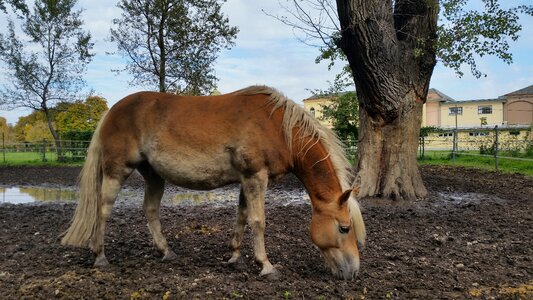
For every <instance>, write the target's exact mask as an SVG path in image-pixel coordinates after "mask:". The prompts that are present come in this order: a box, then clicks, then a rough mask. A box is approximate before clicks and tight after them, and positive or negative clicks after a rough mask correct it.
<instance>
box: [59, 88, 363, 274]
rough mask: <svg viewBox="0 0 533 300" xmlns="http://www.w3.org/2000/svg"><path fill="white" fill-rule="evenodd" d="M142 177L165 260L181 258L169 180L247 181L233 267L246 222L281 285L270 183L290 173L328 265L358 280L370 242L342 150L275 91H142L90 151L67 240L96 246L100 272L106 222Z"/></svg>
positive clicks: (199, 185)
mask: <svg viewBox="0 0 533 300" xmlns="http://www.w3.org/2000/svg"><path fill="white" fill-rule="evenodd" d="M134 170H137V171H138V172H139V173H140V174H141V175H142V176H143V177H144V180H145V182H146V185H145V193H144V203H143V208H144V211H145V215H146V218H147V219H148V227H149V230H150V233H151V234H152V237H153V244H154V247H155V248H157V249H158V250H159V251H160V252H161V253H162V255H163V260H165V261H166V260H171V259H174V258H176V254H175V253H174V252H173V251H172V250H171V249H170V248H169V246H168V243H167V240H166V239H165V237H164V236H163V235H162V233H161V223H160V220H159V207H160V202H161V197H162V195H163V190H164V184H165V180H168V181H170V182H172V183H174V184H176V185H178V186H182V187H186V188H191V189H197V190H208V189H213V188H217V187H220V186H224V185H227V184H231V183H240V184H241V188H240V195H239V204H238V211H237V218H236V219H237V220H236V223H235V228H234V233H233V237H232V240H231V243H230V246H231V249H232V250H233V252H232V256H231V259H230V260H229V263H230V264H234V263H237V262H238V261H239V260H240V257H241V253H240V248H241V243H242V241H243V234H244V229H245V225H246V224H248V225H249V226H250V227H251V229H252V234H253V250H254V256H255V259H256V261H257V262H258V263H259V264H260V266H261V267H262V270H261V273H260V275H261V276H266V277H267V278H270V277H272V278H277V276H278V271H277V270H276V269H275V268H274V266H272V264H271V263H270V262H269V260H268V258H267V255H266V251H265V241H264V231H265V192H266V189H267V183H268V181H269V179H274V178H279V177H281V176H283V175H284V174H286V173H289V172H292V173H294V174H295V175H296V176H297V177H298V178H299V179H300V181H301V182H302V183H303V184H304V186H305V188H306V189H307V191H308V193H309V196H310V199H311V204H312V218H311V225H310V233H311V239H312V241H313V242H314V244H315V245H316V246H317V247H318V248H319V249H320V251H321V253H322V256H323V257H324V259H325V261H326V264H327V265H328V266H329V268H330V269H331V271H332V272H333V274H334V275H335V276H337V277H339V278H341V279H352V278H354V275H356V274H357V271H358V269H359V251H358V242H359V243H360V244H364V241H365V235H366V233H365V226H364V223H363V219H362V215H361V211H360V209H359V206H358V204H357V201H356V199H355V196H354V195H352V189H351V182H350V181H351V176H350V172H349V163H348V161H347V159H346V157H345V153H344V150H343V148H342V144H341V143H340V141H339V140H338V138H337V137H336V136H335V134H334V133H333V132H332V131H331V130H329V129H328V128H326V127H324V126H322V125H320V123H319V122H318V121H316V120H315V118H314V117H312V116H311V115H310V114H308V113H307V112H305V111H304V110H303V109H302V108H301V107H299V106H298V105H297V104H295V103H294V102H292V101H291V100H289V99H287V98H286V97H285V96H283V95H282V94H280V93H279V92H277V91H276V90H274V89H272V88H269V87H265V86H251V87H248V88H245V89H242V90H239V91H236V92H233V93H229V94H225V95H217V96H177V95H173V94H164V93H156V92H139V93H135V94H132V95H129V96H127V97H126V98H124V99H122V100H120V101H119V102H118V103H116V104H115V105H114V106H113V107H112V108H111V109H110V110H109V112H107V114H106V115H105V117H103V118H102V121H101V122H100V124H99V125H98V127H97V129H96V131H95V133H94V135H93V138H92V141H91V144H90V146H89V149H88V154H87V160H86V162H85V165H84V167H83V170H82V172H81V174H80V201H79V203H78V206H77V208H76V212H75V213H74V217H73V219H72V223H71V225H70V227H69V229H68V230H67V231H66V232H65V234H64V236H63V238H62V241H61V243H62V244H64V245H73V246H80V247H85V246H89V247H90V248H91V250H92V251H93V252H94V254H95V255H96V261H95V263H94V264H95V266H106V265H108V261H107V259H106V257H105V254H104V228H105V223H106V220H107V219H108V217H109V215H110V213H111V208H112V206H113V203H114V202H115V199H116V197H117V194H118V192H119V190H120V188H121V186H122V184H123V183H124V181H125V180H126V178H127V177H128V176H129V175H130V174H131V173H132V172H133V171H134ZM353 194H355V192H354V193H353ZM298 225H299V224H298Z"/></svg>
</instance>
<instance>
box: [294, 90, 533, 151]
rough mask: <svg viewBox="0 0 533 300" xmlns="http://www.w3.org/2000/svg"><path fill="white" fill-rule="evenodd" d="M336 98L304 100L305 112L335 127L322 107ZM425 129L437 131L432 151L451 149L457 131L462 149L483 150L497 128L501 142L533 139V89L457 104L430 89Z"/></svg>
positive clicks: (423, 124) (424, 119) (429, 139)
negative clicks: (481, 143) (322, 118)
mask: <svg viewBox="0 0 533 300" xmlns="http://www.w3.org/2000/svg"><path fill="white" fill-rule="evenodd" d="M332 98H333V96H320V97H317V96H314V97H311V98H308V99H305V100H303V103H304V109H305V110H307V111H308V112H310V113H311V114H312V115H313V116H315V117H316V118H317V119H319V121H320V122H321V123H322V124H324V125H326V126H329V127H331V123H330V122H326V121H324V120H321V117H322V107H323V106H326V105H329V104H331V99H332ZM422 110H423V111H422V127H435V128H438V129H440V130H439V131H438V132H434V133H431V134H430V136H428V139H427V141H431V144H432V145H430V147H429V148H433V149H449V148H450V147H451V144H452V140H453V136H454V131H455V130H457V139H458V140H459V141H463V142H462V143H463V144H461V145H460V148H461V149H470V148H472V149H473V148H475V147H479V144H480V142H484V141H487V142H488V143H489V142H490V141H491V140H492V139H493V136H494V133H493V131H494V128H495V126H498V128H499V130H500V134H499V137H500V138H501V142H513V141H517V142H518V141H524V140H531V139H533V135H532V134H531V126H532V125H533V85H530V86H528V87H526V88H523V89H520V90H517V91H514V92H511V93H508V94H505V95H503V96H500V97H498V98H493V99H475V100H463V101H459V100H455V99H453V98H452V97H450V96H447V95H446V94H444V93H442V92H441V91H439V90H437V89H429V91H428V95H427V99H426V103H425V104H424V106H423V108H422Z"/></svg>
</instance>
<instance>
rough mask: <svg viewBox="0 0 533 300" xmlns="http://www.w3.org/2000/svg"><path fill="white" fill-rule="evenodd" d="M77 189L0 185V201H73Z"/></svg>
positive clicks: (19, 202) (76, 197)
mask: <svg viewBox="0 0 533 300" xmlns="http://www.w3.org/2000/svg"><path fill="white" fill-rule="evenodd" d="M76 199H78V191H76V190H73V189H67V188H46V187H0V203H12V204H21V203H32V202H50V201H75V200H76Z"/></svg>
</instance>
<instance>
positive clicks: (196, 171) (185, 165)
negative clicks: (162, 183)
mask: <svg viewBox="0 0 533 300" xmlns="http://www.w3.org/2000/svg"><path fill="white" fill-rule="evenodd" d="M149 162H150V165H152V167H153V168H154V170H155V171H156V172H157V173H158V174H159V175H160V176H161V177H163V178H164V179H166V180H168V181H170V182H172V183H173V184H175V185H177V186H181V187H185V188H190V189H196V190H210V189H214V188H217V187H221V186H224V185H227V184H230V183H235V182H238V181H239V174H238V172H237V171H236V170H234V169H233V168H232V165H231V162H230V161H229V160H227V159H225V158H223V157H218V159H217V158H216V157H212V156H206V155H203V154H197V155H196V156H194V157H184V156H181V157H173V158H168V159H165V158H164V157H162V156H158V157H157V158H154V159H150V160H149Z"/></svg>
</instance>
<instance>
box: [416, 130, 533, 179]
mask: <svg viewBox="0 0 533 300" xmlns="http://www.w3.org/2000/svg"><path fill="white" fill-rule="evenodd" d="M467 133H469V135H468V136H467V137H464V136H463V137H459V135H458V131H457V130H451V131H449V132H445V133H443V134H441V137H421V138H420V141H419V147H418V150H419V151H418V157H419V159H425V158H428V157H431V155H435V153H438V154H439V155H440V156H443V155H444V156H447V157H449V158H450V159H451V160H455V159H457V157H458V156H472V157H476V156H477V157H490V158H493V159H494V167H495V169H496V170H498V169H499V162H500V160H501V159H510V160H522V161H528V162H532V163H533V140H532V139H531V137H530V135H529V134H528V135H525V136H512V135H509V132H508V131H505V134H502V131H501V130H500V129H499V128H498V126H496V127H494V128H493V129H487V130H484V131H473V132H467ZM465 136H466V135H465Z"/></svg>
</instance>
